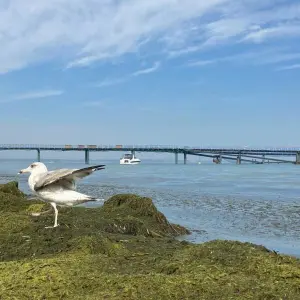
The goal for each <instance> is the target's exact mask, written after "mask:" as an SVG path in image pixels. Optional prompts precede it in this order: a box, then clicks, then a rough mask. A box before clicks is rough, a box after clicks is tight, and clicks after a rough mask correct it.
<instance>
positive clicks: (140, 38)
mask: <svg viewBox="0 0 300 300" xmlns="http://www.w3.org/2000/svg"><path fill="white" fill-rule="evenodd" d="M25 2H26V1H22V0H6V1H5V3H6V5H1V6H0V32H1V34H0V44H1V52H0V74H1V73H6V72H10V71H13V70H17V69H22V68H25V67H27V66H29V65H31V64H36V63H39V62H44V61H48V60H58V61H60V62H61V57H64V59H65V61H64V63H65V65H66V66H67V68H74V67H84V66H89V65H93V64H95V63H97V62H98V61H107V60H111V59H112V60H113V59H115V58H119V57H122V56H124V55H131V56H134V55H137V54H139V53H140V52H141V51H146V53H149V52H151V51H153V49H155V51H157V49H159V50H158V51H159V52H160V54H162V55H165V54H166V53H169V57H178V56H181V55H184V54H190V53H192V52H196V51H199V50H202V49H206V48H207V47H217V46H218V45H220V44H226V45H228V46H230V47H233V46H234V45H235V44H237V43H241V42H242V43H245V42H247V43H258V42H259V43H263V42H265V41H268V40H269V39H271V38H272V39H274V40H278V41H280V40H281V39H283V38H284V39H287V38H293V37H295V36H299V26H300V24H299V15H300V13H299V11H300V4H299V3H296V1H294V0H285V1H282V0H273V1H270V0H252V1H249V0H247V1H240V0H210V1H199V0H185V1H179V0H144V1H141V0H128V1H115V0H99V1H95V0H85V1H81V0H73V1H71V2H70V1H69V0H55V1H41V0H31V1H30V4H28V3H25ZM20 15H22V18H20V17H19V16H20ZM74 28H76V30H74ZM62 51H63V54H64V55H63V56H62V55H61V53H62ZM145 71H146V70H145Z"/></svg>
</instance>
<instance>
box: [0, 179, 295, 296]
mask: <svg viewBox="0 0 300 300" xmlns="http://www.w3.org/2000/svg"><path fill="white" fill-rule="evenodd" d="M48 209H49V206H48V204H45V203H43V202H40V201H32V200H27V198H26V196H25V195H24V194H23V193H21V192H20V191H19V190H18V186H17V184H16V183H9V184H8V185H0V212H1V217H0V299H1V300H2V299H30V300H34V299H88V300H89V299H147V300H148V299H149V300H151V299H155V300H156V299H209V300H211V299H212V300H213V299H218V300H219V299H226V300H228V299H256V300H260V299H278V300H279V299H291V300H297V299H300V261H299V260H298V259H296V258H293V257H290V256H286V255H279V254H277V253H276V252H273V251H270V250H268V249H266V248H265V247H262V246H259V245H254V244H250V243H241V242H237V241H220V240H216V241H211V242H207V243H204V244H200V245H196V244H191V243H188V242H186V241H183V242H180V241H178V240H177V239H176V237H177V236H179V235H182V234H189V231H188V230H187V229H185V228H184V227H182V226H179V225H175V224H171V223H169V222H168V220H167V219H166V218H165V216H164V215H163V214H162V213H160V212H159V211H158V210H157V209H156V207H155V206H154V204H153V202H152V200H151V199H149V198H145V197H139V196H137V195H131V194H128V195H116V196H113V197H111V198H110V199H109V200H108V201H106V202H105V203H104V205H103V206H102V207H99V208H84V207H76V208H60V209H59V222H60V226H59V227H57V228H52V229H46V228H45V225H49V224H52V222H53V211H50V212H48V213H45V214H42V215H40V216H32V215H31V213H32V212H46V211H47V210H48Z"/></svg>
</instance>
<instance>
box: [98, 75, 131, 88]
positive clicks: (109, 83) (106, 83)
mask: <svg viewBox="0 0 300 300" xmlns="http://www.w3.org/2000/svg"><path fill="white" fill-rule="evenodd" d="M128 79H129V77H128V76H125V77H120V78H111V79H109V78H107V79H104V80H102V81H100V82H98V83H96V84H94V86H96V87H107V86H113V85H117V84H121V83H124V82H126V81H127V80H128Z"/></svg>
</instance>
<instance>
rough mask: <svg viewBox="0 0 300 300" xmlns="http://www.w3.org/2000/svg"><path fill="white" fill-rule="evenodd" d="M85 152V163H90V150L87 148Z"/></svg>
mask: <svg viewBox="0 0 300 300" xmlns="http://www.w3.org/2000/svg"><path fill="white" fill-rule="evenodd" d="M84 152H85V155H84V157H85V163H86V164H87V165H88V164H89V163H90V151H89V149H85V150H84Z"/></svg>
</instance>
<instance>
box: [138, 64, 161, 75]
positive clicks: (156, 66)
mask: <svg viewBox="0 0 300 300" xmlns="http://www.w3.org/2000/svg"><path fill="white" fill-rule="evenodd" d="M159 67H160V62H156V63H154V65H153V66H152V67H150V68H146V69H142V70H138V71H136V72H134V73H133V74H132V76H139V75H145V74H150V73H153V72H155V71H157V70H158V69H159Z"/></svg>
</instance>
